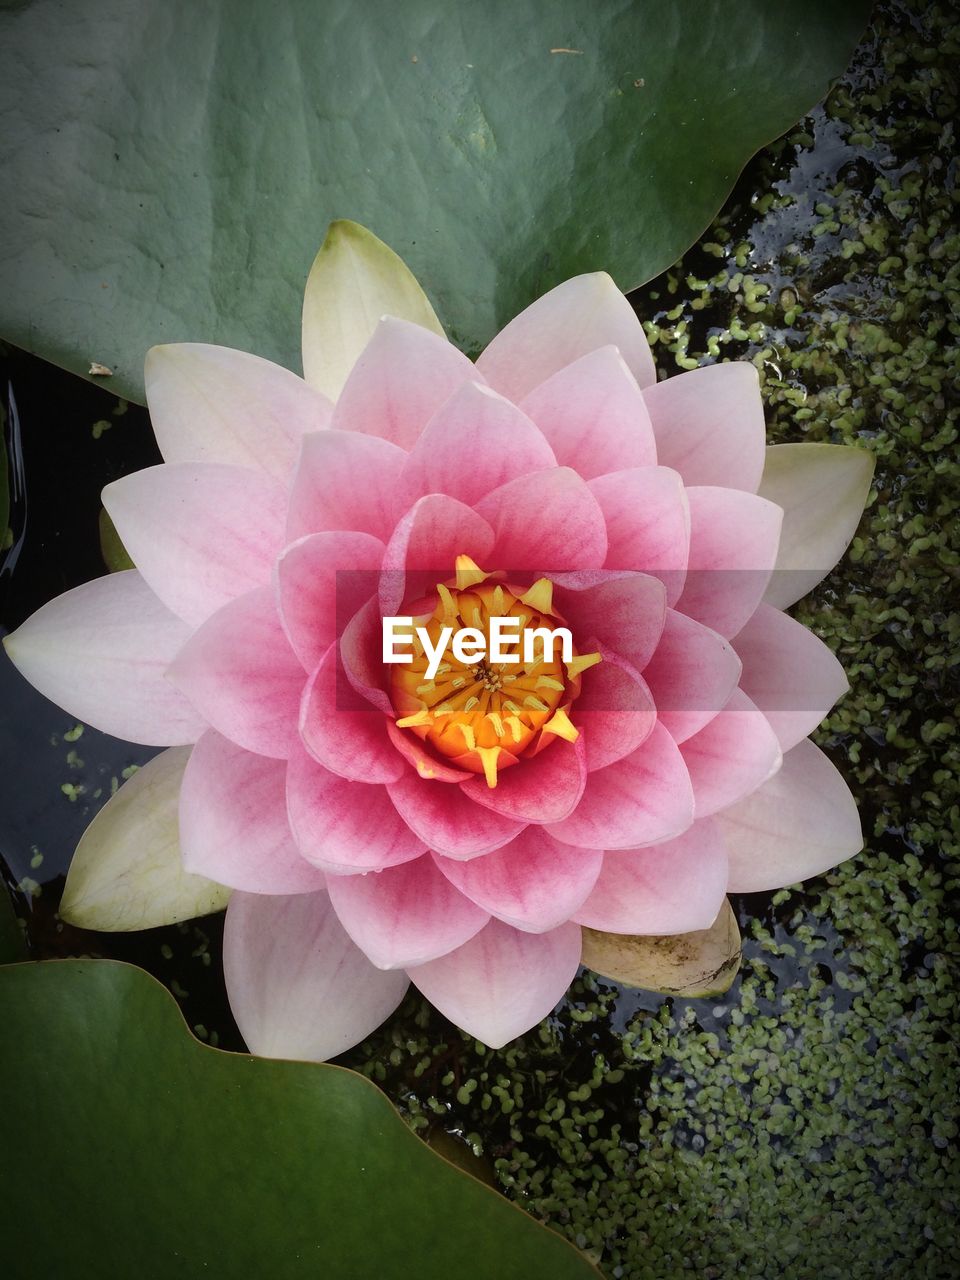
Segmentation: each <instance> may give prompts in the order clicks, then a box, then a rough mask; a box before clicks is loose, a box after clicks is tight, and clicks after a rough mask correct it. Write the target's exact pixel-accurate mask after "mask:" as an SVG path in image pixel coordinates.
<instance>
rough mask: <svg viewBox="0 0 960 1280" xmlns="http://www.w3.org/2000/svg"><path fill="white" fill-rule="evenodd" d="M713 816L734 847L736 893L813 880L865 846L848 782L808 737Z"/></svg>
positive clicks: (729, 845)
mask: <svg viewBox="0 0 960 1280" xmlns="http://www.w3.org/2000/svg"><path fill="white" fill-rule="evenodd" d="M715 820H716V821H717V822H718V823H719V824H720V829H721V831H722V832H723V836H724V839H725V840H726V844H727V851H728V853H729V855H730V884H729V888H730V890H731V891H732V892H734V893H755V892H757V891H759V890H762V889H780V888H782V887H783V886H784V885H788V884H797V883H798V882H799V881H801V880H809V879H810V877H811V876H817V875H820V873H821V872H823V871H829V870H830V868H831V867H835V866H837V865H838V864H839V863H841V862H845V861H846V859H847V858H852V857H853V855H854V854H855V853H859V852H860V850H861V849H862V848H863V834H862V832H861V830H860V815H859V814H858V813H857V805H856V802H855V800H854V798H853V796H852V795H851V794H850V789H849V787H848V786H847V784H846V783H845V782H844V780H843V778H842V777H841V776H840V774H839V773H838V771H837V770H836V769H835V768H834V766H833V765H832V764H831V762H830V761H829V760H828V759H827V757H826V756H825V755H824V754H823V752H822V751H821V750H820V749H819V748H818V747H815V746H814V745H813V743H812V742H811V741H810V740H809V738H804V740H803V741H802V742H799V743H798V744H797V745H796V746H795V747H794V748H793V750H792V751H788V752H787V754H786V755H785V756H784V757H783V767H782V768H781V769H780V771H779V773H776V774H774V776H773V777H772V778H771V779H770V780H769V782H765V783H764V784H763V786H762V787H760V788H759V790H757V791H754V792H753V794H752V795H749V796H747V798H746V799H745V800H741V801H740V802H739V803H738V804H735V805H733V806H732V807H731V808H729V809H725V810H724V811H723V813H721V814H719V815H718V817H717V818H716V819H715Z"/></svg>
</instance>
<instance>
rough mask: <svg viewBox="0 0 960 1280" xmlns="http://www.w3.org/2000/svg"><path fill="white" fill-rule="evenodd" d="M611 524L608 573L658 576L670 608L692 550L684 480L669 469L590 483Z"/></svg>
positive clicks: (620, 474) (643, 470) (622, 473)
mask: <svg viewBox="0 0 960 1280" xmlns="http://www.w3.org/2000/svg"><path fill="white" fill-rule="evenodd" d="M590 492H591V493H592V494H593V496H594V497H595V498H596V500H597V502H598V503H599V504H600V510H601V511H602V512H603V517H604V520H605V522H606V526H607V558H606V561H605V567H606V568H607V569H633V570H637V571H639V572H642V573H649V574H653V576H654V577H657V578H659V579H660V580H661V581H662V582H663V584H664V586H665V587H666V589H667V604H668V605H673V604H675V603H676V601H677V598H678V597H679V595H680V593H681V591H682V590H683V580H684V571H685V570H686V567H687V556H688V554H689V550H690V517H689V513H688V511H687V499H686V495H685V493H684V488H683V482H682V480H681V479H680V477H679V475H677V473H676V471H671V470H669V468H667V467H638V468H637V469H635V470H633V471H615V472H614V473H613V474H612V475H609V476H598V477H597V479H595V480H591V481H590Z"/></svg>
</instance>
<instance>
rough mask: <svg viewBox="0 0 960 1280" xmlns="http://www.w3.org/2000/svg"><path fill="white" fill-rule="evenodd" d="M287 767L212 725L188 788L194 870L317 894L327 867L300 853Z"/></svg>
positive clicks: (188, 865)
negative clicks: (292, 820) (289, 800)
mask: <svg viewBox="0 0 960 1280" xmlns="http://www.w3.org/2000/svg"><path fill="white" fill-rule="evenodd" d="M286 772H287V766H286V764H285V762H284V761H282V760H270V759H268V758H267V757H266V756H258V755H254V754H253V752H251V751H245V750H244V749H243V747H238V746H237V745H236V743H235V742H230V741H229V740H228V739H227V738H223V737H221V736H220V734H219V733H216V732H215V731H214V730H213V729H209V730H208V731H207V732H206V733H205V734H204V735H203V737H202V738H201V739H200V741H199V742H198V743H197V745H196V746H195V747H194V749H193V751H192V752H191V754H190V759H189V761H188V762H187V768H186V771H185V773H184V775H183V784H182V786H181V788H180V848H181V851H182V853H183V865H184V868H185V869H186V870H187V871H191V872H193V873H194V874H196V875H201V876H206V877H207V879H209V880H216V881H217V883H218V884H225V885H229V886H230V887H231V888H232V889H245V890H247V891H248V892H250V893H316V891H317V890H318V889H322V888H323V887H324V884H325V882H326V881H325V877H324V875H323V872H322V871H318V870H317V868H316V867H312V866H311V865H310V863H309V862H307V861H305V859H304V858H302V857H301V855H300V850H299V849H298V848H297V846H296V845H295V844H294V842H293V836H292V835H291V833H290V824H289V823H288V822H287V801H286Z"/></svg>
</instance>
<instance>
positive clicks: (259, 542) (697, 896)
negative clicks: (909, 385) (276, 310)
mask: <svg viewBox="0 0 960 1280" xmlns="http://www.w3.org/2000/svg"><path fill="white" fill-rule="evenodd" d="M303 367H304V378H302V379H301V378H300V377H298V376H296V375H295V374H294V373H292V372H290V371H288V370H286V369H284V368H282V367H280V366H278V365H275V364H272V363H270V362H268V361H266V360H263V359H261V358H259V357H258V356H255V355H249V354H246V353H243V352H240V351H235V350H231V349H227V348H224V347H217V346H207V345H199V344H193V343H183V344H171V345H165V346H160V347H155V348H154V349H153V350H152V351H151V352H150V353H149V355H148V357H147V366H146V387H147V398H148V403H149V409H150V414H151V419H152V422H153V426H154V431H155V434H156V438H157V442H158V444H159V447H160V450H161V453H162V456H163V458H164V462H163V463H162V465H158V466H155V467H150V468H147V469H146V470H143V471H139V472H136V473H134V474H132V475H128V476H125V477H123V478H122V479H120V480H117V481H115V482H113V483H111V484H109V485H108V486H107V487H106V489H105V490H104V492H103V502H104V506H105V508H106V510H107V512H108V514H109V516H110V517H111V519H112V521H113V523H114V525H115V526H116V529H117V531H118V533H119V535H120V538H121V539H122V541H123V544H124V546H125V548H126V550H127V552H128V553H129V555H130V557H131V558H132V561H133V563H134V564H135V565H136V568H135V569H131V570H126V571H123V572H118V573H114V574H109V575H107V576H106V577H102V578H98V579H96V580H94V581H92V582H88V583H86V584H84V585H83V586H80V587H77V588H75V589H74V590H71V591H68V592H67V593H66V594H64V595H62V596H60V597H58V598H57V599H54V600H52V601H50V602H49V603H47V604H45V605H44V606H43V607H42V608H41V609H39V610H38V611H37V612H36V613H35V614H34V615H33V616H32V617H31V618H29V619H28V620H27V622H25V623H24V624H23V625H22V626H21V627H20V628H19V630H17V631H16V632H14V633H13V634H12V635H11V636H9V637H7V639H6V641H5V643H6V646H7V649H8V652H9V654H10V657H11V658H12V660H13V662H14V664H15V665H16V666H17V668H18V669H19V670H20V672H21V673H22V674H23V675H24V676H25V677H26V678H27V679H28V680H29V681H31V683H32V684H34V685H35V686H36V687H37V688H38V689H39V690H40V691H41V692H42V693H43V694H45V695H46V696H47V697H48V698H50V699H51V700H52V701H54V702H56V703H58V704H59V705H60V706H62V707H64V708H65V709H66V710H68V711H69V712H70V714H71V715H73V716H75V717H77V718H78V719H81V720H83V721H85V722H87V723H89V724H91V725H93V726H95V727H96V728H98V729H101V730H103V731H104V732H107V733H110V734H113V735H115V736H116V737H119V738H122V739H127V740H129V741H133V742H138V743H143V744H146V745H149V746H157V747H164V748H166V750H165V751H163V752H162V753H161V754H160V755H158V756H156V757H155V758H154V759H153V760H151V761H150V762H149V763H148V764H147V765H145V766H144V767H143V768H142V769H140V770H139V771H138V772H137V773H136V774H134V775H133V777H132V778H131V779H130V781H128V782H127V783H125V784H124V785H123V786H122V787H121V788H120V790H119V791H118V792H117V794H116V796H114V797H113V798H112V799H111V800H110V801H109V802H108V804H107V805H106V806H105V808H104V809H103V810H102V812H101V813H100V814H99V815H98V816H97V818H96V819H95V820H94V822H93V824H92V825H91V827H90V828H89V830H88V832H87V833H86V835H85V836H84V837H83V840H82V841H81V844H80V847H79V849H78V852H77V855H76V858H75V861H74V864H73V866H72V867H71V872H70V877H69V879H68V882H67V889H66V893H65V896H64V904H63V914H64V917H65V918H66V919H71V920H73V921H74V922H75V923H77V924H79V925H85V926H87V927H96V928H105V929H110V928H112V929H132V928H138V927H147V926H151V925H154V924H158V923H171V922H174V921H178V920H183V919H187V918H190V917H192V916H194V915H198V914H202V913H204V912H208V911H213V910H217V909H220V908H221V907H222V906H223V905H224V903H226V902H227V898H228V896H229V902H228V903H227V915H226V924H225V934H224V972H225V977H226V984H227V990H228V994H229V998H230V1003H231V1007H232V1009H233V1012H234V1015H235V1017H236V1021H237V1024H238V1026H239V1028H240V1030H241V1032H242V1034H243V1036H244V1039H245V1040H246V1043H247V1044H248V1046H249V1048H250V1050H251V1051H252V1052H254V1053H257V1054H263V1055H268V1056H286V1057H300V1058H312V1059H324V1058H328V1057H330V1056H333V1055H335V1054H338V1053H340V1052H342V1051H344V1050H345V1049H347V1048H349V1047H350V1046H351V1045H354V1044H356V1043H357V1042H359V1041H360V1040H362V1039H363V1038H364V1037H365V1036H366V1035H368V1034H369V1033H370V1032H371V1031H372V1030H373V1029H374V1028H375V1027H376V1026H378V1025H379V1024H380V1023H381V1022H382V1021H383V1020H384V1019H385V1018H386V1017H387V1016H388V1015H389V1014H390V1013H391V1012H392V1011H393V1010H394V1009H395V1008H396V1006H397V1005H398V1004H399V1002H400V1001H401V999H402V998H403V996H404V994H405V992H406V990H407V987H408V984H409V983H411V982H412V983H413V984H414V985H415V986H416V987H417V988H418V989H419V991H420V992H422V994H423V995H424V996H425V997H426V998H427V999H428V1000H429V1001H431V1002H432V1004H433V1005H434V1006H435V1007H436V1008H437V1009H438V1010H440V1012H441V1013H443V1014H444V1015H445V1016H446V1017H448V1018H449V1019H450V1020H451V1021H453V1022H454V1023H455V1024H456V1025H457V1026H459V1027H460V1028H462V1029H463V1030H465V1031H466V1032H468V1033H470V1034H471V1035H473V1036H475V1037H476V1038H478V1039H479V1040H481V1041H483V1042H484V1043H485V1044H487V1045H490V1046H493V1047H499V1046H502V1045H503V1044H505V1043H506V1042H508V1041H509V1040H511V1039H513V1038H514V1037H516V1036H518V1035H520V1034H521V1033H523V1032H524V1031H526V1030H528V1029H529V1028H531V1027H532V1026H534V1025H536V1024H537V1023H538V1022H539V1021H541V1020H542V1019H543V1018H544V1017H546V1016H547V1015H548V1014H549V1013H550V1012H551V1010H552V1009H553V1008H554V1006H555V1005H556V1004H557V1002H558V1001H559V1000H560V999H561V998H562V997H563V995H564V993H565V992H566V990H567V988H568V987H569V985H570V983H571V982H572V980H573V979H574V977H575V975H576V973H577V970H578V967H579V965H580V963H581V928H582V927H584V926H585V927H588V928H590V929H593V930H599V931H603V932H605V933H615V934H629V935H641V936H658V935H674V934H682V933H688V932H692V931H701V930H706V929H709V928H710V926H711V925H712V924H713V922H714V921H715V920H716V918H717V916H718V913H719V912H720V910H721V908H722V907H723V905H724V901H725V896H726V894H727V893H729V892H737V893H741V892H744V893H749V892H752V891H758V890H769V889H775V888H779V887H781V886H786V885H790V884H794V883H796V882H797V881H801V880H804V879H806V878H809V877H812V876H816V875H819V874H820V873H822V872H824V871H827V870H828V869H830V868H832V867H834V866H836V865H837V864H838V863H840V862H841V861H843V860H844V859H846V858H848V857H850V856H851V855H853V854H855V853H856V852H857V851H858V850H859V849H860V847H861V843H862V838H861V829H860V821H859V817H858V814H857V810H856V806H855V804H854V801H853V798H852V796H851V794H850V792H849V790H848V788H847V786H846V783H845V782H844V781H843V779H842V777H841V775H840V773H839V772H838V771H837V769H836V768H835V766H834V765H833V764H832V763H831V761H830V760H829V759H828V758H827V756H826V755H824V754H823V752H821V751H820V749H819V748H818V747H816V746H815V745H814V744H813V743H812V742H811V741H810V740H809V739H808V737H807V735H808V734H810V733H811V732H812V731H813V730H814V729H816V727H817V726H818V724H819V723H820V722H821V721H822V720H823V718H824V717H825V716H826V714H827V713H828V711H829V710H830V708H831V707H832V706H833V705H834V703H835V702H836V701H837V700H838V699H839V698H840V697H842V695H843V694H844V693H845V691H846V688H847V683H846V679H845V676H844V673H843V670H842V668H841V666H840V663H839V662H838V660H837V658H836V657H835V656H834V654H833V653H832V652H831V650H830V649H829V648H828V647H827V646H826V645H825V644H824V643H823V642H822V641H821V640H819V639H818V638H817V637H816V636H815V635H814V634H813V633H812V632H811V631H809V630H807V629H806V628H805V627H803V626H802V625H801V624H800V623H799V622H797V621H795V620H793V619H792V618H791V617H790V616H789V615H788V613H786V612H785V610H786V609H787V608H788V607H789V606H790V605H792V604H793V603H794V602H795V601H796V600H797V599H799V598H800V597H801V596H802V595H804V594H805V593H806V592H807V591H809V590H810V589H811V588H812V587H814V586H815V585H816V584H817V583H818V582H819V581H820V580H821V579H822V578H823V577H824V576H825V575H826V573H827V572H829V570H830V569H831V568H832V567H833V565H834V564H835V563H836V562H837V560H838V559H839V558H840V556H841V555H842V554H843V552H844V550H845V549H846V547H847V545H848V543H849V541H850V539H851V538H852V536H853V533H854V530H855V528H856V525H857V521H858V519H859V517H860V514H861V512H862V509H863V505H864V503H865V501H866V498H867V495H868V492H869V487H870V480H871V476H872V459H871V457H870V455H869V454H868V453H866V452H865V451H861V450H859V449H855V448H849V447H843V446H839V445H824V444H787V445H779V446H773V447H770V448H768V447H767V445H766V440H765V428H764V414H763V404H762V400H761V393H760V381H759V377H758V373H757V369H756V368H755V367H754V366H753V365H752V364H750V363H748V362H744V361H741V362H730V363H718V364H713V365H709V366H704V367H700V368H696V369H693V370H691V371H689V372H684V373H681V374H679V375H677V376H673V377H670V378H667V379H665V380H663V381H660V382H658V381H657V376H656V371H655V368H654V363H653V358H652V356H651V352H650V348H649V346H648V343H647V340H646V337H645V335H644V330H643V327H642V325H641V323H640V320H639V319H638V318H637V316H636V315H635V313H634V311H633V309H632V307H631V306H630V304H629V302H628V301H627V299H626V298H625V297H624V295H623V294H622V293H621V292H620V291H619V289H618V288H617V287H616V285H615V284H614V282H613V281H612V279H611V278H610V277H609V276H607V275H605V274H602V273H595V274H589V275H582V276H577V277H575V278H573V279H570V280H568V281H566V282H565V283H563V284H560V285H559V286H558V287H556V288H554V289H552V290H551V291H550V292H548V293H545V294H544V295H543V296H542V297H540V298H539V299H538V300H537V301H535V302H534V303H533V304H532V305H531V306H529V307H528V308H527V309H526V310H525V311H523V312H521V314H519V315H518V316H516V317H515V318H514V319H513V320H512V321H511V322H510V323H508V324H507V325H506V327H505V328H503V329H502V330H501V332H500V333H498V334H497V336H496V337H495V338H494V339H493V340H492V341H491V342H490V344H489V345H488V346H487V347H486V349H485V350H484V351H483V352H482V354H481V355H480V356H479V358H478V359H477V360H476V362H472V361H471V360H470V359H468V358H467V357H466V356H465V355H464V354H462V353H461V352H460V351H459V350H458V349H457V348H456V347H455V346H454V345H452V344H451V343H450V342H449V341H448V340H447V339H446V338H445V337H444V336H443V334H442V331H441V330H440V326H439V323H438V321H437V320H436V317H435V315H434V313H433V310H432V308H431V307H430V304H429V303H428V301H427V299H426V297H425V295H424V294H423V293H422V291H421V290H420V288H419V286H418V285H417V284H416V282H415V281H414V280H413V277H412V276H410V274H409V272H408V271H407V269H406V268H405V267H404V266H403V264H402V263H401V262H400V261H399V259H397V258H396V257H395V256H394V255H393V254H392V253H391V251H389V250H388V249H387V248H386V247H385V246H383V245H382V244H381V243H380V242H379V241H377V240H376V239H375V238H374V237H373V236H371V235H370V233H368V232H365V231H363V229H362V228H358V227H356V226H355V225H354V224H350V223H336V224H334V225H333V227H332V228H331V233H330V235H329V236H328V239H327V242H326V243H325V246H324V248H323V249H322V250H321V253H320V255H319V256H318V258H317V261H316V263H315V265H314V268H313V271H312V272H311V275H310V279H309V281H308V284H307V291H306V298H305V303H304V313H303ZM398 617H399V618H411V619H412V620H413V624H415V625H418V626H420V627H421V628H422V629H423V631H424V633H425V636H424V638H425V639H426V638H429V639H431V640H432V641H433V642H435V641H436V639H437V637H438V635H440V632H441V628H444V627H449V628H450V629H451V631H452V632H454V633H455V632H456V631H457V630H459V629H463V628H467V627H472V628H475V629H476V630H478V631H479V632H480V633H481V634H483V635H484V636H489V634H490V627H491V619H492V618H497V617H502V618H511V619H513V620H514V625H515V628H516V634H517V635H518V636H519V635H523V634H524V633H525V632H526V631H530V632H531V634H532V633H533V632H535V631H536V632H540V633H542V632H544V631H549V630H551V629H557V628H563V629H566V631H568V632H569V635H570V637H571V639H572V648H571V650H570V651H569V653H567V654H565V655H560V654H559V653H558V652H557V651H553V652H548V651H547V648H546V645H545V641H544V638H543V635H542V634H541V635H540V638H539V639H536V638H535V639H534V645H533V648H532V650H531V653H530V655H529V657H528V660H524V659H520V660H519V661H515V662H504V663H498V662H496V661H494V660H492V659H491V658H490V657H489V655H487V656H480V657H479V659H474V660H472V661H464V660H461V659H460V658H458V657H457V656H456V655H454V654H452V653H451V652H450V651H449V650H446V651H445V652H443V654H442V655H440V657H439V661H438V662H437V663H436V664H434V667H435V669H433V670H432V671H431V670H429V669H428V667H429V665H430V664H429V663H428V655H427V653H426V652H425V649H424V644H423V643H422V642H421V641H418V640H416V639H414V640H413V641H412V642H411V644H412V648H411V657H412V660H411V661H409V662H406V663H404V662H398V663H385V662H384V660H383V658H384V654H383V635H384V631H383V619H384V618H398Z"/></svg>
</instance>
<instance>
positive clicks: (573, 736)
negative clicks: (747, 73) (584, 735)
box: [543, 707, 580, 742]
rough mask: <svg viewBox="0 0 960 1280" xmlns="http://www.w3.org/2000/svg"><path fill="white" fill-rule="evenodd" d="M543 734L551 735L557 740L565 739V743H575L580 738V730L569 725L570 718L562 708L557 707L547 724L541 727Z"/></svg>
mask: <svg viewBox="0 0 960 1280" xmlns="http://www.w3.org/2000/svg"><path fill="white" fill-rule="evenodd" d="M543 732H544V733H553V734H555V735H556V736H557V737H558V738H565V739H566V740H567V742H576V740H577V739H578V738H579V737H580V730H579V729H578V728H577V727H576V725H574V724H571V723H570V717H569V716H568V715H567V713H566V711H564V709H563V707H559V708H558V709H557V710H556V711H555V712H554V713H553V715H552V716H551V717H550V719H549V720H548V721H547V723H546V724H545V725H544V726H543Z"/></svg>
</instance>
